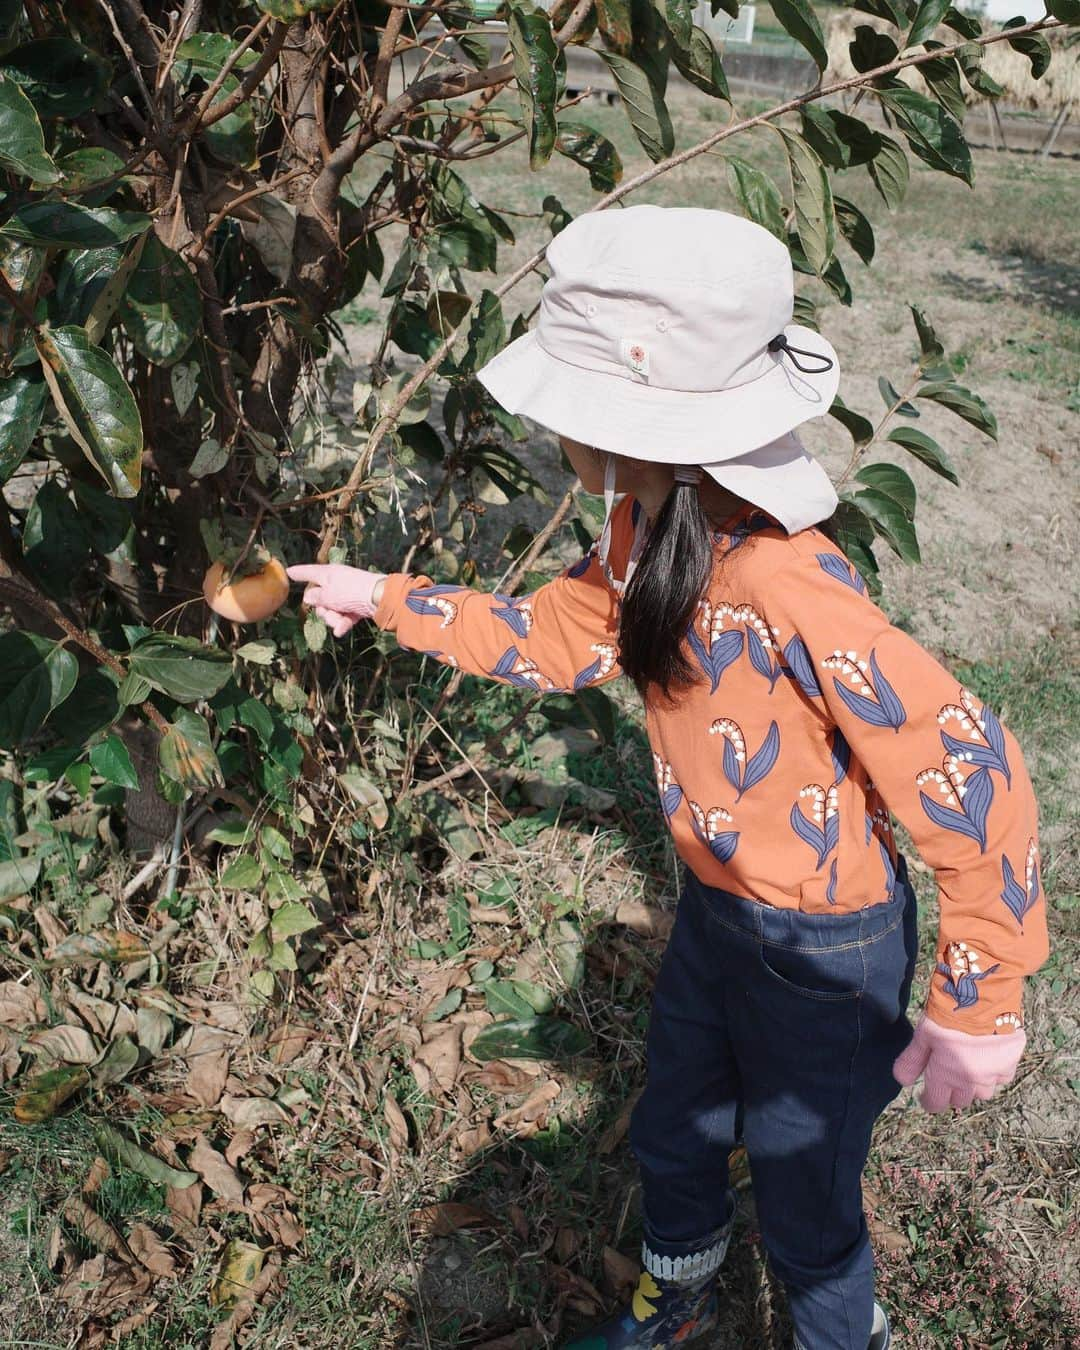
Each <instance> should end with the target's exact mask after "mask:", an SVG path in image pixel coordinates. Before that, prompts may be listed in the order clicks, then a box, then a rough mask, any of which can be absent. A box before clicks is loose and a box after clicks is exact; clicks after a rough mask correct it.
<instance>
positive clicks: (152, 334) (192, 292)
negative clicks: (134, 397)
mask: <svg viewBox="0 0 1080 1350" xmlns="http://www.w3.org/2000/svg"><path fill="white" fill-rule="evenodd" d="M201 319H202V297H201V296H200V294H199V287H198V284H197V283H196V281H195V278H194V276H193V275H192V273H191V271H190V269H189V268H188V267H187V265H186V264H185V263H184V260H183V259H182V258H181V257H180V255H179V254H178V253H174V252H173V251H172V249H170V248H166V247H165V245H164V244H163V243H162V242H161V240H160V239H159V238H158V237H157V235H156V234H151V235H149V236H148V237H147V240H146V246H145V248H144V249H143V251H142V256H141V257H140V258H139V263H138V266H137V267H136V268H135V271H134V272H133V274H132V276H131V280H130V281H129V282H128V284H127V290H126V291H125V292H124V296H123V299H122V300H121V301H120V320H121V322H122V323H123V325H124V328H125V330H126V331H127V333H128V335H129V336H130V338H131V340H132V342H133V343H134V345H135V349H136V351H138V352H140V353H141V354H142V355H143V356H145V357H146V359H147V360H148V361H150V362H152V363H153V364H154V365H156V366H171V365H172V364H173V362H174V361H178V360H179V359H180V357H181V356H183V354H184V353H185V352H186V351H187V349H188V347H190V345H191V343H192V340H193V339H194V337H195V334H196V332H197V331H198V328H199V323H200V321H201Z"/></svg>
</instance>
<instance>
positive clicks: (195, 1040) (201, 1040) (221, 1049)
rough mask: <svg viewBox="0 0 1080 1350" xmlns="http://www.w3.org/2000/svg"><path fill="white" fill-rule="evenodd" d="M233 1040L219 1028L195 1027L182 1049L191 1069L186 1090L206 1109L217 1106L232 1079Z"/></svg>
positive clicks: (182, 1041) (186, 1037) (181, 1051)
mask: <svg viewBox="0 0 1080 1350" xmlns="http://www.w3.org/2000/svg"><path fill="white" fill-rule="evenodd" d="M231 1045H232V1037H231V1036H229V1035H228V1034H227V1033H226V1032H224V1031H222V1030H221V1029H220V1028H218V1027H210V1026H206V1025H205V1024H200V1025H198V1026H193V1027H192V1028H191V1029H190V1030H189V1031H188V1032H187V1033H186V1034H185V1035H184V1037H183V1039H182V1040H181V1042H180V1045H179V1046H178V1049H179V1051H180V1053H181V1054H182V1055H183V1057H184V1059H185V1060H186V1062H187V1066H188V1075H187V1079H186V1081H185V1083H184V1088H185V1091H186V1092H187V1093H188V1094H189V1095H190V1096H191V1097H194V1099H195V1100H196V1101H197V1102H199V1103H200V1105H202V1106H205V1107H208V1108H209V1107H213V1106H217V1104H218V1102H219V1101H220V1100H221V1094H222V1093H223V1092H224V1091H225V1080H226V1079H227V1078H228V1076H229V1047H230V1046H231Z"/></svg>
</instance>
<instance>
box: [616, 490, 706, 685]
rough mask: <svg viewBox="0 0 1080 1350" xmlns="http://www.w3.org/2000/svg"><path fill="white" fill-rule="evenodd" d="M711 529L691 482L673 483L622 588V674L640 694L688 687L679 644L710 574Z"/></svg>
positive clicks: (689, 670) (690, 680)
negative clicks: (632, 571)
mask: <svg viewBox="0 0 1080 1350" xmlns="http://www.w3.org/2000/svg"><path fill="white" fill-rule="evenodd" d="M712 566H713V550H712V530H711V528H710V526H709V521H708V518H707V516H706V515H705V512H704V511H703V510H702V507H701V499H700V497H699V495H698V488H697V484H696V483H678V482H677V483H675V485H674V486H673V487H672V489H671V491H670V492H669V493H668V495H667V497H666V498H665V500H664V504H663V506H661V508H660V511H659V513H658V515H657V517H656V519H655V521H654V522H653V527H652V530H651V532H650V534H649V538H648V542H647V543H646V545H645V551H644V553H642V555H641V558H640V559H639V561H638V565H637V568H636V569H635V571H634V574H633V576H632V577H631V578H630V582H629V584H628V585H627V587H626V593H625V595H624V597H623V605H622V617H621V619H620V623H619V656H620V664H621V665H622V668H623V670H624V671H625V672H626V673H627V675H629V676H630V678H631V679H632V680H633V681H634V683H635V684H636V685H637V687H638V690H639V691H640V693H641V694H642V695H644V694H645V693H646V692H647V691H648V690H649V689H650V688H652V687H654V686H655V687H658V688H659V689H660V690H661V692H662V693H663V694H664V695H665V696H670V695H671V694H672V692H673V691H675V690H676V689H678V688H679V687H680V686H686V685H688V684H692V683H693V681H694V671H693V668H692V666H691V665H690V662H689V661H688V660H687V658H686V653H685V651H684V649H683V644H684V642H685V640H686V631H687V629H688V628H689V626H690V624H691V622H692V621H693V618H694V615H695V613H696V611H697V607H698V603H699V601H700V600H701V598H702V596H703V595H704V594H705V592H706V590H707V588H708V585H709V581H710V579H711V576H712Z"/></svg>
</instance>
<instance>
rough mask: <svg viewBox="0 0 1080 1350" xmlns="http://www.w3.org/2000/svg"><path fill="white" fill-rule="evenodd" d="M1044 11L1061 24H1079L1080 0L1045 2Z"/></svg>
mask: <svg viewBox="0 0 1080 1350" xmlns="http://www.w3.org/2000/svg"><path fill="white" fill-rule="evenodd" d="M1046 10H1047V13H1048V14H1052V15H1053V17H1054V18H1055V19H1060V20H1061V22H1062V23H1069V24H1075V23H1080V0H1046Z"/></svg>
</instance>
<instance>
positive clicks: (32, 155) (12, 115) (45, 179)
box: [0, 79, 60, 183]
mask: <svg viewBox="0 0 1080 1350" xmlns="http://www.w3.org/2000/svg"><path fill="white" fill-rule="evenodd" d="M0 168H4V169H9V170H10V171H11V172H12V173H16V174H19V175H20V176H21V177H23V178H29V179H30V181H31V182H33V183H55V182H56V181H57V180H58V179H59V177H60V170H59V169H58V168H57V167H56V165H55V164H54V163H53V161H52V158H51V157H50V156H49V154H48V153H47V152H46V150H45V134H44V132H43V131H42V130H41V123H40V122H39V121H38V115H37V113H36V112H35V111H34V105H33V104H32V103H31V102H30V100H29V99H28V98H27V97H26V95H25V94H24V93H23V91H22V90H21V89H20V88H19V86H18V85H17V84H15V83H14V81H12V80H10V79H0Z"/></svg>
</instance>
